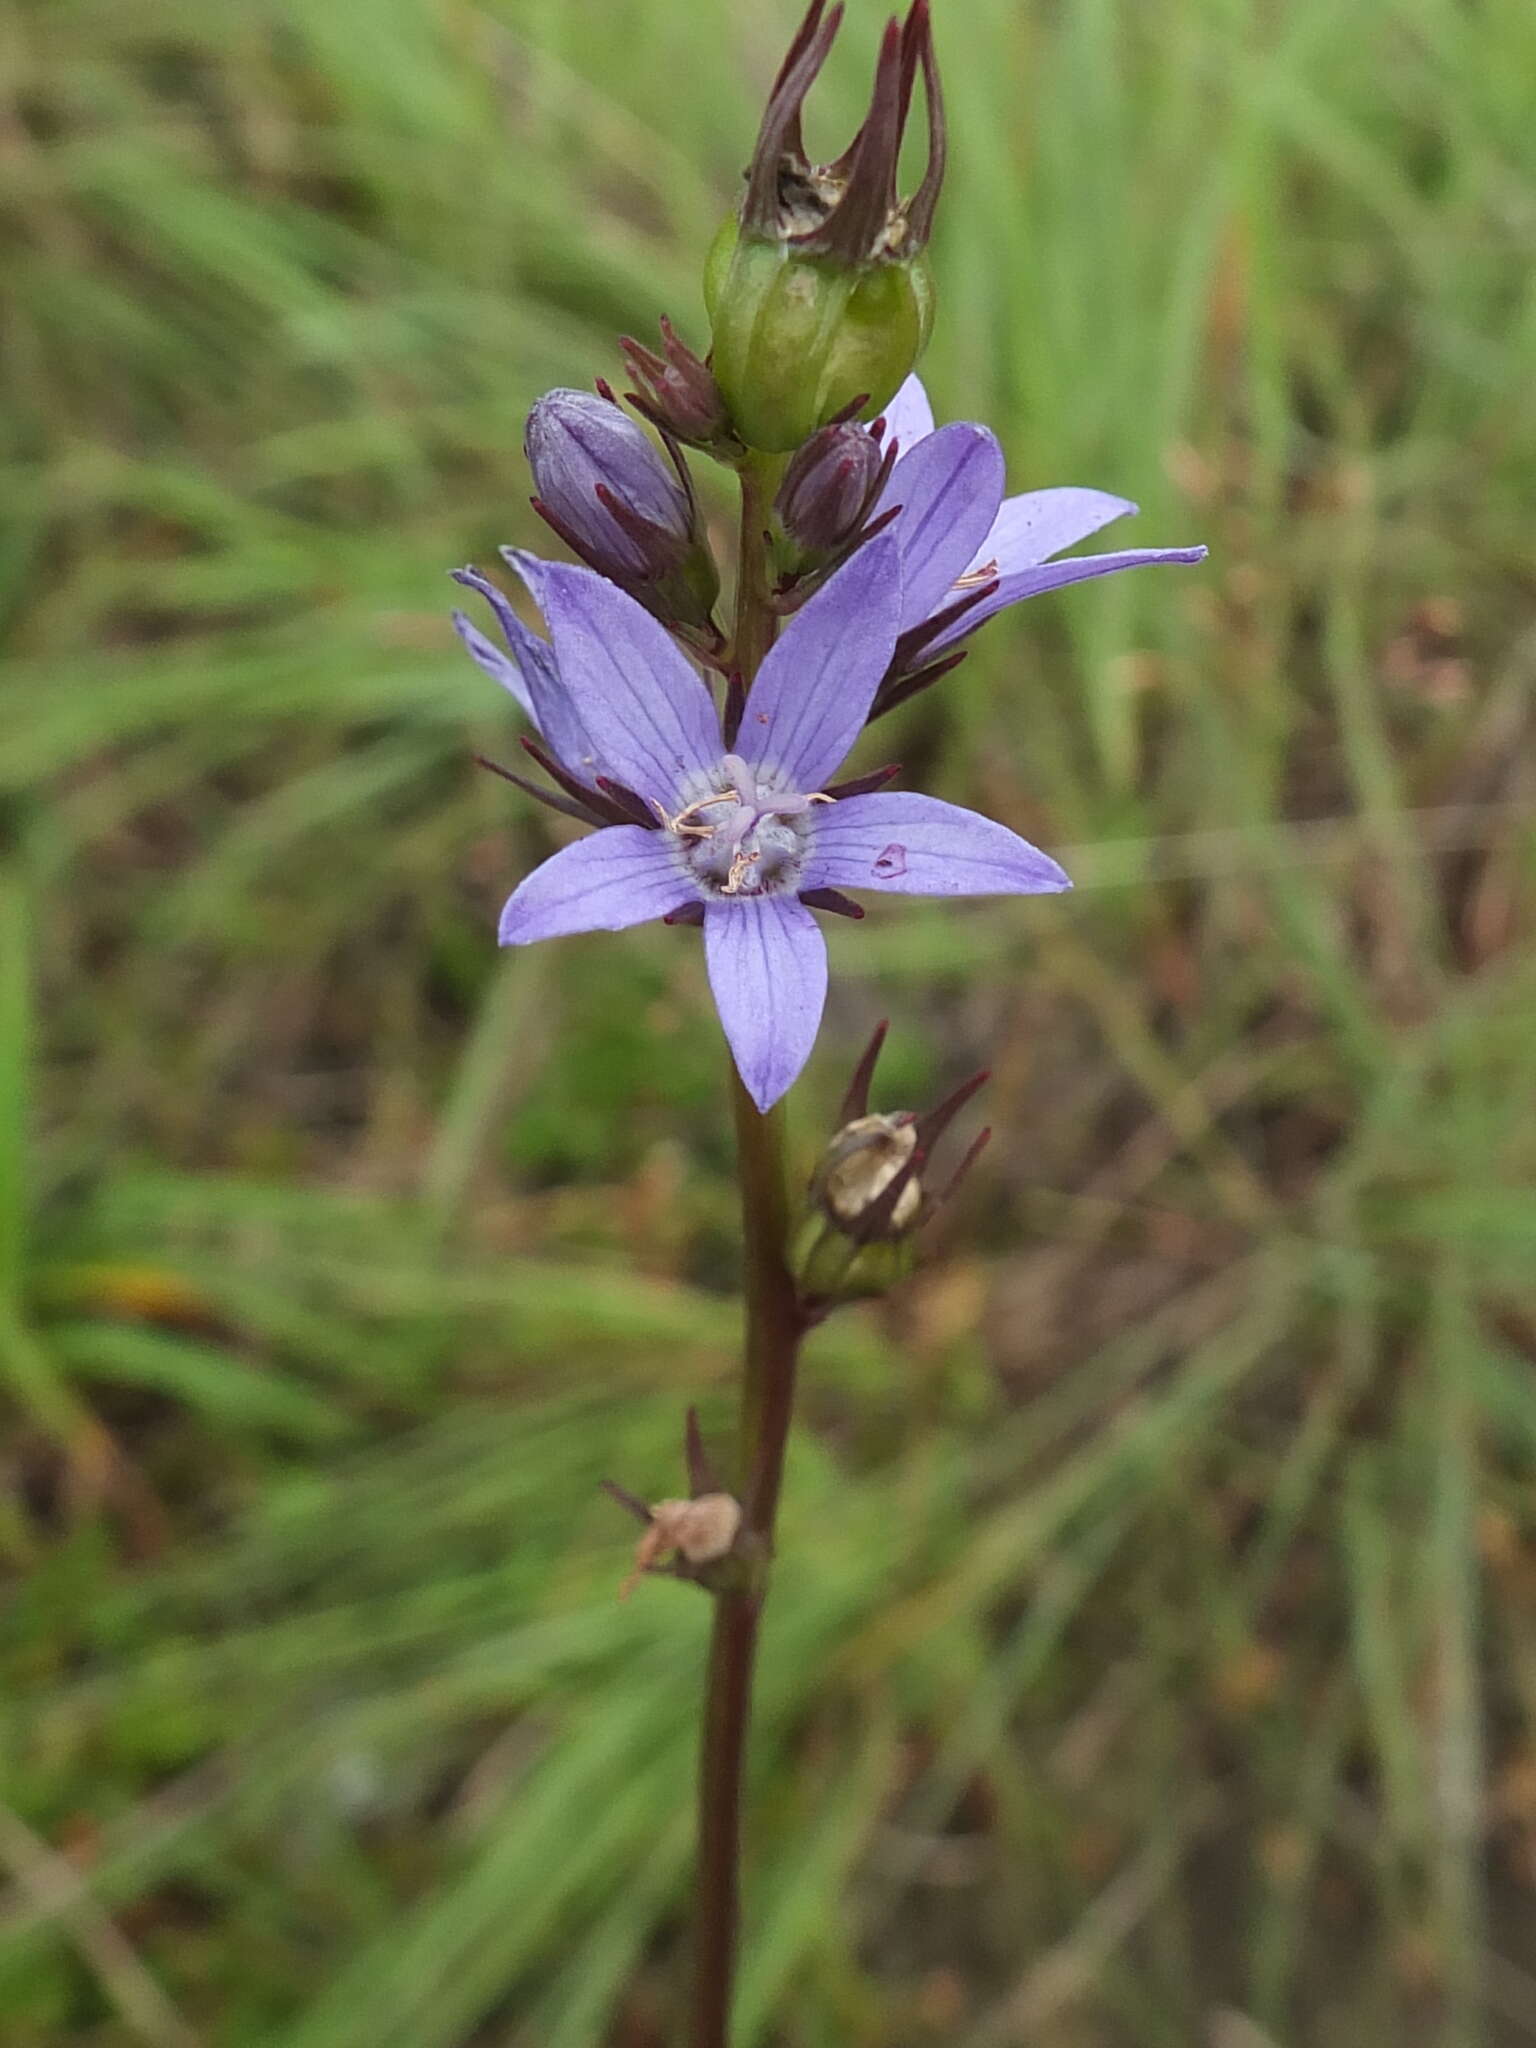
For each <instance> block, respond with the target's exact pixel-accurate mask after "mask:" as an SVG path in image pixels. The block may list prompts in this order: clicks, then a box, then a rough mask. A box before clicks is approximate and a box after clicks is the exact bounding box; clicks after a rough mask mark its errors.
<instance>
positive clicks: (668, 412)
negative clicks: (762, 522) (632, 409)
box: [619, 319, 741, 456]
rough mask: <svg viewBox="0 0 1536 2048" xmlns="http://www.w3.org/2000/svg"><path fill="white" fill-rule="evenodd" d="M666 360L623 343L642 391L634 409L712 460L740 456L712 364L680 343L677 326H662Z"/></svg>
mask: <svg viewBox="0 0 1536 2048" xmlns="http://www.w3.org/2000/svg"><path fill="white" fill-rule="evenodd" d="M661 345H662V351H663V352H662V354H660V355H658V354H657V353H656V351H655V350H654V349H650V348H644V347H642V345H641V344H640V343H639V342H638V341H635V340H633V339H632V338H631V337H630V336H629V335H625V336H624V338H623V340H622V341H620V343H619V348H620V351H621V352H622V354H623V357H624V361H625V363H626V364H627V366H628V368H629V373H630V375H631V376H632V377H633V378H634V380H635V382H636V383H637V384H638V385H639V386H640V389H639V390H638V391H632V392H630V393H629V394H628V396H629V400H630V403H631V404H632V405H634V406H636V407H637V408H638V409H639V410H640V411H641V412H643V413H644V414H645V416H646V418H647V419H649V420H652V421H654V422H655V424H656V425H657V426H658V427H661V428H662V429H663V430H664V431H665V432H667V433H669V434H671V435H673V436H674V437H675V438H676V439H677V440H679V441H681V442H682V443H683V444H684V446H685V447H688V448H703V449H706V450H708V451H709V452H710V453H711V454H717V455H723V456H730V455H731V454H733V453H736V454H739V453H740V445H741V444H740V443H739V442H738V441H737V440H736V439H735V436H734V435H733V434H732V433H731V422H730V416H729V414H728V413H727V411H726V408H725V400H724V398H723V397H722V396H721V392H720V386H719V385H718V384H717V383H716V382H715V378H714V373H713V372H712V371H711V370H710V368H709V365H708V364H707V363H704V362H701V361H700V359H699V358H698V357H697V356H696V355H695V354H694V352H693V350H692V349H691V348H689V347H687V346H686V344H685V343H683V342H681V341H679V340H678V338H677V332H676V330H675V329H674V327H673V325H672V322H671V321H670V320H667V319H663V321H662V323H661Z"/></svg>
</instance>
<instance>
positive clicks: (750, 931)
mask: <svg viewBox="0 0 1536 2048" xmlns="http://www.w3.org/2000/svg"><path fill="white" fill-rule="evenodd" d="M704 957H705V961H706V964H707V966H708V968H709V985H710V988H711V989H712V991H713V992H714V998H715V1007H716V1009H718V1010H719V1012H720V1022H721V1024H722V1025H723V1027H724V1029H725V1035H726V1039H727V1041H728V1042H729V1044H730V1048H731V1054H732V1057H733V1058H734V1059H735V1062H736V1070H737V1072H738V1073H739V1074H740V1075H741V1078H742V1081H743V1083H744V1084H745V1086H746V1090H747V1093H748V1094H749V1095H750V1096H751V1098H752V1100H753V1101H754V1102H755V1103H756V1104H757V1106H758V1108H759V1109H761V1110H765V1111H766V1110H769V1109H772V1107H773V1105H774V1104H775V1103H776V1102H777V1101H778V1099H779V1097H780V1096H781V1095H782V1094H783V1093H784V1092H785V1090H786V1089H787V1088H788V1087H789V1086H790V1083H791V1082H792V1081H793V1080H794V1079H795V1077H796V1075H797V1074H798V1073H799V1072H800V1069H801V1068H802V1067H803V1066H804V1065H805V1063H806V1061H807V1060H808V1059H809V1058H810V1054H811V1047H812V1046H813V1045H814V1044H815V1043H816V1031H817V1027H818V1025H819V1024H820V1022H821V1010H822V1004H823V1003H824V1002H825V1000H826V994H827V947H826V941H825V940H824V939H823V938H822V936H821V931H820V929H819V927H818V925H817V923H816V920H815V918H814V917H812V915H811V913H810V912H809V911H808V910H806V909H805V908H804V907H803V906H802V905H801V904H799V903H797V902H796V901H795V899H794V897H793V896H743V897H740V898H738V899H737V900H736V901H735V902H731V903H725V902H721V901H720V900H718V899H716V900H715V901H713V902H711V903H708V904H706V905H705V910H704Z"/></svg>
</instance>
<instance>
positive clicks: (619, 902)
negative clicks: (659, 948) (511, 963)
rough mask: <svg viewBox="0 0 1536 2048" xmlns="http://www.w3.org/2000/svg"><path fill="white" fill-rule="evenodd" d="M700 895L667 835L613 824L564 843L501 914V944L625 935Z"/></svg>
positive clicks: (518, 944) (637, 827)
mask: <svg viewBox="0 0 1536 2048" xmlns="http://www.w3.org/2000/svg"><path fill="white" fill-rule="evenodd" d="M694 893H695V890H694V886H693V884H692V883H691V882H690V881H689V879H688V877H687V876H686V875H685V874H684V873H683V871H682V868H681V867H680V865H679V863H678V858H677V853H676V850H675V845H674V842H673V841H672V840H671V839H670V838H669V837H668V835H667V834H666V833H664V832H647V831H646V830H645V828H644V826H642V825H609V826H606V827H605V828H604V829H603V830H602V831H601V832H594V833H592V834H591V835H590V836H589V837H588V838H586V839H578V840H576V841H574V842H573V844H571V845H570V846H562V847H561V849H560V851H559V852H558V853H555V854H551V855H550V857H549V859H548V860H547V861H544V862H543V863H542V864H541V865H540V866H539V867H536V868H535V869H534V871H533V873H532V874H531V875H529V876H528V877H527V878H526V879H525V880H524V881H523V882H521V883H520V884H519V885H518V887H517V888H516V889H515V890H514V891H513V893H512V895H511V896H510V898H509V899H508V901H507V905H506V908H505V909H504V910H503V911H502V913H501V931H500V938H501V943H502V945H504V946H526V945H530V944H532V942H533V941H534V940H535V939H561V938H566V937H569V936H570V934H571V933H573V932H621V931H624V930H626V929H627V928H628V927H629V926H630V925H633V924H645V923H646V922H647V921H648V920H649V919H650V918H653V917H665V916H666V914H667V912H668V911H669V910H675V909H676V908H677V907H678V905H679V904H680V903H686V902H687V901H688V900H689V898H690V897H691V896H693V894H694Z"/></svg>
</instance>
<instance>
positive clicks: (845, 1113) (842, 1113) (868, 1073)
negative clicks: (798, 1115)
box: [837, 1017, 891, 1124]
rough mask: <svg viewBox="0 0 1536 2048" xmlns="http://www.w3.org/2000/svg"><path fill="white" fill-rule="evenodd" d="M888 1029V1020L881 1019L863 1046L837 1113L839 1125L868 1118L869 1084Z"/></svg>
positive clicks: (889, 1023) (889, 1024)
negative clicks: (863, 1117)
mask: <svg viewBox="0 0 1536 2048" xmlns="http://www.w3.org/2000/svg"><path fill="white" fill-rule="evenodd" d="M890 1028H891V1021H890V1019H889V1018H888V1017H882V1018H881V1019H880V1022H879V1023H878V1024H877V1025H876V1026H875V1028H874V1030H873V1031H872V1032H871V1033H870V1037H869V1043H868V1045H866V1046H865V1048H864V1050H863V1052H861V1053H860V1054H859V1063H858V1065H857V1066H856V1067H855V1068H854V1070H853V1077H852V1079H851V1080H850V1081H849V1083H848V1092H847V1094H846V1095H844V1097H843V1106H842V1108H841V1109H840V1110H839V1111H838V1113H837V1121H838V1123H839V1124H851V1123H855V1122H857V1120H858V1119H859V1118H860V1117H861V1116H868V1114H869V1084H870V1082H871V1081H873V1079H874V1078H875V1066H876V1063H877V1062H878V1060H879V1058H880V1052H881V1048H882V1047H883V1046H884V1044H885V1036H886V1033H887V1032H888V1031H889V1030H890Z"/></svg>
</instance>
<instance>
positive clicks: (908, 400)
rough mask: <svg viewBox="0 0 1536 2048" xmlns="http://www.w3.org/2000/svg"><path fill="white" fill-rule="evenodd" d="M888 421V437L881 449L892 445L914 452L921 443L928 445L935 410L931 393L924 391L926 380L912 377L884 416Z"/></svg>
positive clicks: (904, 452) (886, 429) (902, 450)
mask: <svg viewBox="0 0 1536 2048" xmlns="http://www.w3.org/2000/svg"><path fill="white" fill-rule="evenodd" d="M881 418H882V419H883V420H884V421H885V436H884V438H883V440H882V441H881V444H880V445H881V447H882V448H886V447H889V446H890V444H891V442H892V441H899V442H900V443H901V452H902V454H903V455H905V454H906V452H907V450H908V449H909V448H915V447H916V446H917V444H918V442H919V441H926V440H927V438H928V436H929V435H930V434H931V433H932V432H933V407H932V406H931V405H930V404H929V403H928V393H927V392H926V391H925V390H924V389H923V380H922V378H921V377H918V376H911V377H909V378H908V379H907V381H906V383H905V384H903V385H902V387H901V389H900V390H899V391H898V392H897V394H896V396H895V397H894V398H893V399H892V400H891V402H890V404H889V405H888V406H887V407H886V408H885V411H884V412H883V413H882V414H881Z"/></svg>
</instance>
